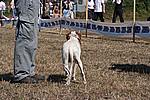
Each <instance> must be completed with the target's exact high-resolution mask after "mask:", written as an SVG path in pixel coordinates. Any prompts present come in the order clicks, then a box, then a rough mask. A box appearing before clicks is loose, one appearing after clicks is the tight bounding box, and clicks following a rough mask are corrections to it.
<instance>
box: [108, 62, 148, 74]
mask: <svg viewBox="0 0 150 100" xmlns="http://www.w3.org/2000/svg"><path fill="white" fill-rule="evenodd" d="M109 69H110V70H117V71H118V72H137V73H140V74H150V66H147V65H144V64H112V67H110V68H109Z"/></svg>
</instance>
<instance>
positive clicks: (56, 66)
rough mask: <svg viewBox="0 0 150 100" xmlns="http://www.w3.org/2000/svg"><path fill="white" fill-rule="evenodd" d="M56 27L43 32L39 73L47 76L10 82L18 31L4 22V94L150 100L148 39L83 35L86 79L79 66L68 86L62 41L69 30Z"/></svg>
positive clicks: (52, 99) (19, 99) (0, 64)
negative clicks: (32, 81) (31, 81)
mask: <svg viewBox="0 0 150 100" xmlns="http://www.w3.org/2000/svg"><path fill="white" fill-rule="evenodd" d="M56 31H57V30H56ZM56 31H55V32H53V30H50V29H49V30H42V31H41V32H40V33H39V44H38V49H37V55H36V73H37V74H44V75H45V76H46V78H47V80H45V82H41V83H38V84H11V83H10V82H9V81H10V79H11V78H12V74H13V49H14V41H15V31H14V29H11V28H0V100H150V95H149V94H150V44H149V43H145V42H138V43H133V42H131V41H127V40H113V39H105V38H103V37H99V36H96V35H94V34H91V35H90V36H89V37H88V38H86V37H85V36H84V35H83V37H82V56H81V59H82V61H83V65H84V70H85V73H86V78H87V85H84V84H83V83H82V79H81V75H80V71H79V68H78V69H77V70H78V72H77V82H71V84H70V86H65V85H64V76H63V73H64V72H63V66H62V60H61V47H62V44H63V42H64V41H66V40H65V35H63V34H65V32H66V31H63V34H62V35H60V34H57V33H56ZM98 37H99V38H98Z"/></svg>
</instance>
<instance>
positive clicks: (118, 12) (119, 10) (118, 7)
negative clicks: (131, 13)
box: [112, 0, 124, 23]
mask: <svg viewBox="0 0 150 100" xmlns="http://www.w3.org/2000/svg"><path fill="white" fill-rule="evenodd" d="M113 3H114V4H115V9H114V13H113V17H112V23H116V18H117V16H119V18H120V22H121V23H123V22H124V19H123V5H122V4H123V0H113Z"/></svg>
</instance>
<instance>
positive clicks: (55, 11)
mask: <svg viewBox="0 0 150 100" xmlns="http://www.w3.org/2000/svg"><path fill="white" fill-rule="evenodd" d="M58 17H60V11H59V7H58V6H55V7H54V10H53V18H58Z"/></svg>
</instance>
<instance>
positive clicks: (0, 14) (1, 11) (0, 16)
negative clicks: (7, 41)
mask: <svg viewBox="0 0 150 100" xmlns="http://www.w3.org/2000/svg"><path fill="white" fill-rule="evenodd" d="M5 10H6V4H5V2H3V0H0V26H3V25H4V23H3V21H2V19H5V20H9V18H8V17H6V16H5V15H4V11H5Z"/></svg>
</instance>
